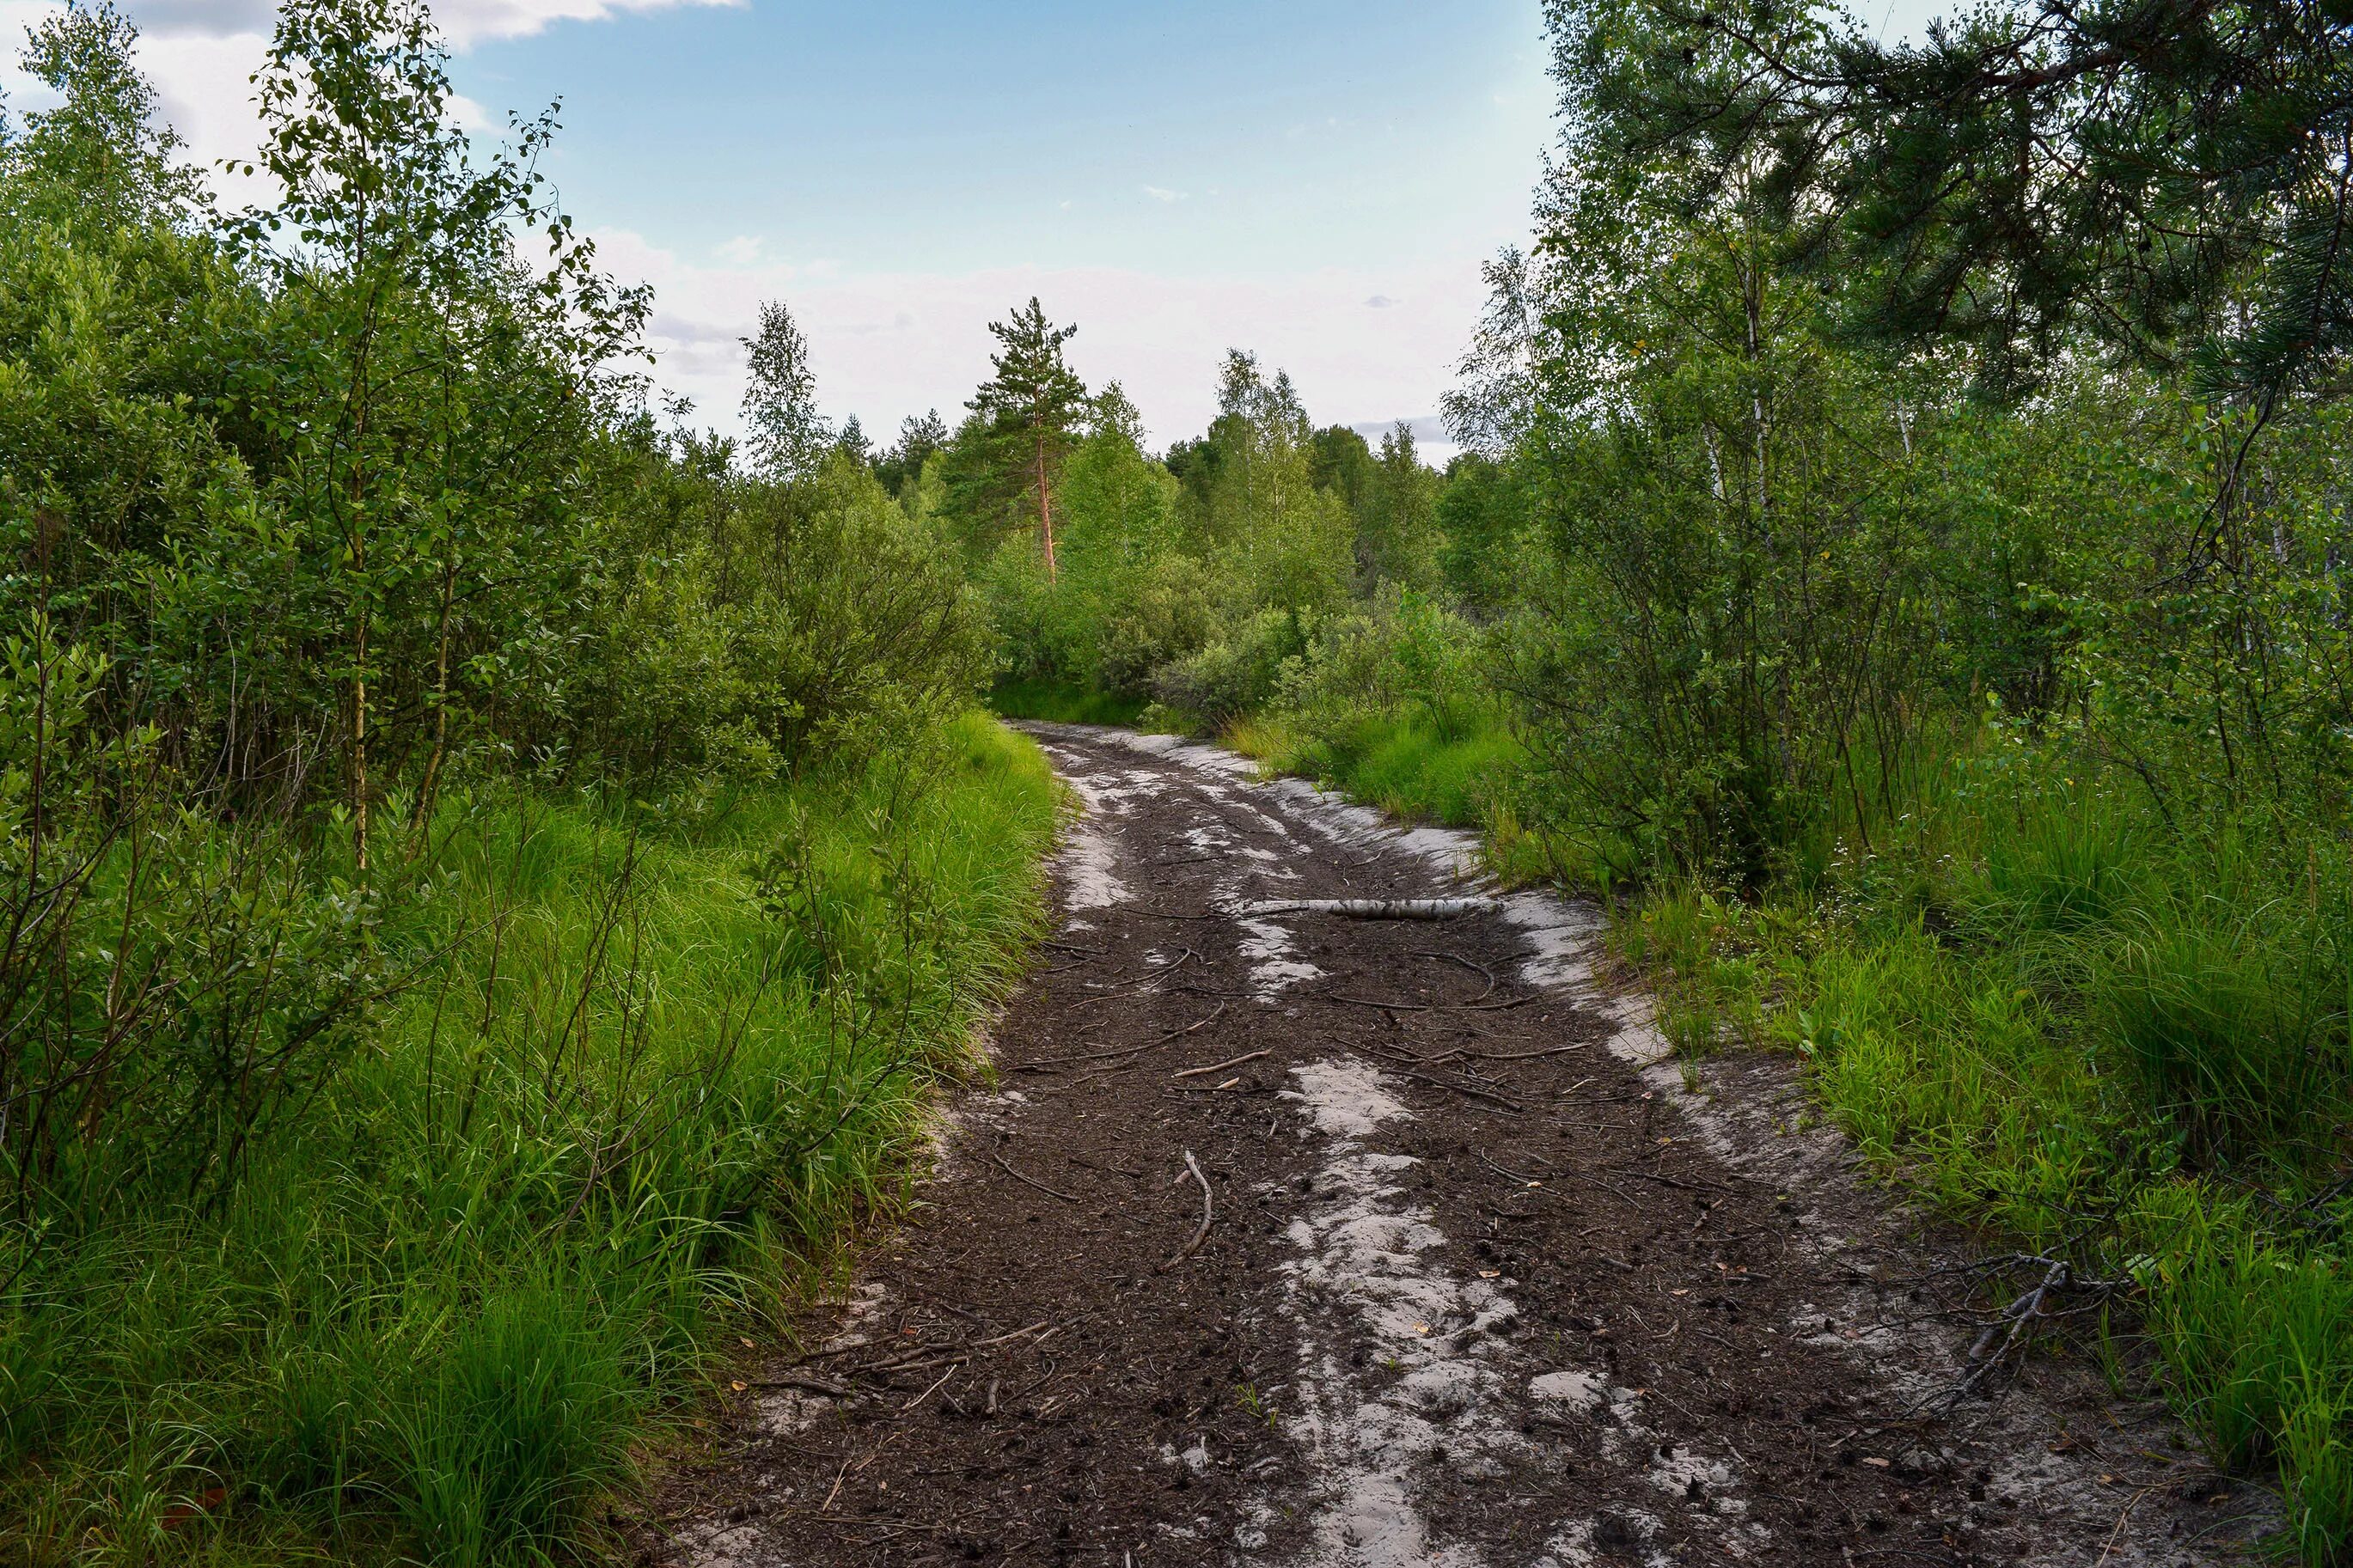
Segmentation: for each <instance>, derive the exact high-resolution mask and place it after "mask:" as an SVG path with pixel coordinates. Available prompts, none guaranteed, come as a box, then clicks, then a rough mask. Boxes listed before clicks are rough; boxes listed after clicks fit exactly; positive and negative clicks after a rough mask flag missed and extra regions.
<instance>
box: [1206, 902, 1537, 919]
mask: <svg viewBox="0 0 2353 1568" xmlns="http://www.w3.org/2000/svg"><path fill="white" fill-rule="evenodd" d="M1501 908H1503V904H1502V903H1501V901H1500V900H1494V899H1267V900H1260V901H1259V902H1256V903H1250V904H1235V905H1233V906H1231V909H1230V911H1229V912H1231V913H1232V914H1234V915H1235V916H1237V917H1240V918H1244V919H1248V918H1251V917H1255V916H1258V915H1340V916H1343V917H1345V918H1346V919H1349V920H1359V921H1451V920H1456V919H1459V918H1461V916H1463V915H1483V914H1489V913H1492V912H1493V911H1494V910H1499V909H1501Z"/></svg>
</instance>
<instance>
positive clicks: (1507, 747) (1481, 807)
mask: <svg viewBox="0 0 2353 1568" xmlns="http://www.w3.org/2000/svg"><path fill="white" fill-rule="evenodd" d="M1309 717H1311V718H1312V717H1313V716H1309ZM1219 740H1221V741H1222V742H1224V743H1225V744H1227V745H1229V746H1230V747H1232V748H1233V749H1234V750H1236V751H1238V752H1241V753H1242V754H1244V755H1245V756H1249V757H1253V758H1256V759H1257V760H1258V761H1259V762H1261V763H1264V764H1265V765H1266V766H1268V767H1270V768H1272V769H1274V770H1275V771H1277V772H1279V773H1298V774H1301V775H1303V776H1305V777H1308V778H1312V779H1315V780H1318V781H1319V782H1322V783H1324V784H1328V785H1330V786H1331V787H1333V788H1335V789H1338V790H1341V791H1343V792H1344V793H1345V794H1347V795H1351V796H1353V797H1354V798H1356V799H1357V800H1361V801H1364V802H1366V804H1368V805H1377V806H1379V807H1380V808H1381V809H1382V810H1384V811H1387V812H1388V813H1390V814H1392V815H1393V816H1402V817H1406V818H1408V819H1409V820H1411V821H1415V822H1434V823H1439V824H1442V825H1443V826H1448V827H1464V828H1472V829H1476V830H1478V831H1480V832H1482V834H1483V835H1484V836H1485V839H1486V846H1487V855H1488V859H1489V862H1490V864H1491V865H1492V867H1493V868H1494V869H1495V871H1496V872H1497V873H1498V874H1499V875H1501V876H1503V877H1504V878H1505V879H1507V880H1511V881H1527V880H1533V879H1536V878H1539V877H1541V876H1543V875H1545V874H1546V871H1547V869H1548V868H1549V861H1548V858H1547V854H1546V845H1545V843H1544V841H1543V840H1542V838H1541V837H1539V836H1538V835H1535V834H1534V833H1531V832H1528V831H1527V830H1525V827H1524V826H1522V824H1521V820H1520V817H1519V816H1518V812H1517V808H1516V805H1515V801H1514V782H1515V780H1516V779H1517V777H1518V773H1519V769H1520V766H1521V763H1522V761H1523V756H1524V753H1523V752H1522V750H1521V747H1520V743H1519V742H1518V741H1517V740H1516V739H1514V737H1513V735H1512V734H1511V732H1510V731H1507V730H1506V729H1504V726H1503V725H1502V723H1501V722H1500V721H1496V720H1494V719H1493V718H1484V719H1482V720H1481V721H1477V722H1473V723H1468V724H1461V725H1454V726H1441V725H1440V724H1439V723H1438V722H1436V721H1434V720H1432V719H1431V718H1430V717H1429V716H1427V715H1425V714H1422V713H1419V712H1413V711H1407V712H1391V713H1385V714H1380V715H1378V716H1375V717H1370V718H1363V719H1357V720H1355V721H1351V722H1349V723H1346V724H1345V725H1340V726H1326V725H1320V724H1309V723H1303V722H1302V721H1301V719H1300V717H1298V716H1282V715H1268V714H1261V715H1256V716H1253V717H1250V718H1244V719H1239V720H1236V721H1233V722H1232V723H1230V724H1229V725H1228V726H1226V728H1225V730H1224V731H1222V732H1221V733H1220V735H1219Z"/></svg>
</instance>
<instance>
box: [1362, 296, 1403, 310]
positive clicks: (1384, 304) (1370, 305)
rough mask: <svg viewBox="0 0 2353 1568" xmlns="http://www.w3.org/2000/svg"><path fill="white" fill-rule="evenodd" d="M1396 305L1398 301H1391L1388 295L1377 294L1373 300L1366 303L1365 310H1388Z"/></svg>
mask: <svg viewBox="0 0 2353 1568" xmlns="http://www.w3.org/2000/svg"><path fill="white" fill-rule="evenodd" d="M1396 303H1397V301H1396V300H1392V299H1390V298H1389V297H1388V295H1387V294H1376V295H1374V296H1373V297H1372V298H1371V299H1369V300H1366V301H1365V309H1366V310H1388V309H1389V308H1390V307H1391V306H1393V305H1395V304H1396Z"/></svg>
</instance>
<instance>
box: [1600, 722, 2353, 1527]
mask: <svg viewBox="0 0 2353 1568" xmlns="http://www.w3.org/2000/svg"><path fill="white" fill-rule="evenodd" d="M1995 761H1999V762H2000V763H2001V768H2000V770H1994V769H1990V768H1989V767H1987V766H1985V765H1984V764H1986V763H1989V762H1995ZM2313 831H2314V830H2312V829H2309V828H2304V829H2297V828H2295V826H2293V825H2289V826H2282V825H2277V824H2269V823H2261V822H2227V821H2224V822H2210V823H2207V824H2203V825H2201V826H2200V829H2199V830H2198V831H2197V832H2196V833H2195V834H2187V833H2168V832H2167V831H2165V830H2164V825H2163V824H2161V823H2158V822H2153V821H2150V820H2147V817H2146V816H2144V814H2143V812H2142V810H2141V808H2140V807H2139V806H2138V805H2137V801H2136V799H2135V797H2133V796H2132V795H2130V794H2129V793H2127V792H2126V790H2124V789H2123V788H2121V787H2117V788H2095V787H2093V786H2091V785H2089V784H2079V783H2078V782H2077V781H2075V780H2073V779H2071V778H2063V777H2061V776H2058V774H2057V772H2056V768H2055V765H2053V764H2052V763H2050V762H2048V761H2047V760H2046V759H2042V758H2038V757H2035V756H2032V755H2026V756H2021V755H2018V754H2016V753H2014V752H2013V753H2012V754H2011V755H2010V756H2008V757H2007V758H2000V757H1998V756H1997V757H1989V756H1979V757H1977V758H1969V757H1966V756H1964V757H1962V758H1960V759H1958V760H1957V765H1956V767H1955V769H1954V770H1953V771H1952V773H1951V774H1950V775H1949V776H1948V777H1947V778H1945V779H1944V780H1942V781H1941V782H1940V784H1938V785H1937V786H1936V791H1935V793H1934V795H1933V796H1932V798H1930V799H1928V800H1926V801H1925V802H1923V803H1922V805H1921V807H1920V809H1918V810H1916V811H1915V812H1914V813H1913V814H1912V815H1911V816H1909V817H1907V818H1906V819H1905V822H1904V823H1903V824H1901V825H1894V826H1886V827H1883V828H1882V829H1881V831H1880V832H1879V834H1878V837H1879V847H1880V853H1879V855H1878V856H1877V857H1876V858H1862V857H1853V858H1848V859H1847V860H1846V861H1845V862H1844V863H1843V864H1842V865H1841V867H1840V868H1837V869H1835V870H1834V871H1833V872H1832V873H1831V875H1829V876H1827V877H1825V878H1823V879H1820V880H1819V881H1817V882H1815V883H1814V884H1813V885H1811V886H1808V887H1802V888H1801V887H1798V886H1794V885H1784V886H1781V887H1779V888H1778V889H1774V890H1772V891H1769V892H1768V893H1767V894H1766V895H1765V896H1764V897H1763V898H1761V899H1757V900H1729V899H1725V898H1721V897H1718V896H1716V895H1715V894H1712V893H1711V892H1709V891H1708V890H1707V889H1699V888H1693V887H1679V888H1665V889H1653V890H1652V891H1651V893H1650V894H1649V895H1647V896H1646V897H1644V898H1642V899H1640V900H1634V901H1631V902H1630V903H1628V904H1627V905H1625V906H1623V908H1622V909H1621V912H1620V921H1619V924H1618V929H1617V942H1618V946H1619V948H1620V952H1622V953H1623V954H1624V955H1625V956H1626V957H1627V958H1629V959H1630V961H1632V962H1634V963H1637V964H1638V965H1640V966H1641V968H1642V969H1643V970H1644V971H1645V972H1646V973H1648V974H1649V975H1650V976H1651V978H1652V980H1653V983H1654V984H1655V985H1656V986H1657V987H1658V988H1659V990H1660V992H1661V994H1662V999H1663V1001H1664V1003H1665V1007H1664V1011H1665V1013H1666V1015H1667V1016H1668V1017H1669V1019H1670V1021H1671V1023H1672V1020H1673V1019H1674V1018H1675V1017H1676V1016H1677V1015H1678V1014H1683V1015H1686V1016H1688V1015H1694V1014H1695V1015H1698V1016H1703V1017H1704V1018H1706V1019H1709V1020H1716V1021H1726V1022H1729V1023H1730V1024H1731V1026H1732V1027H1733V1029H1734V1032H1736V1033H1740V1034H1743V1035H1746V1037H1749V1038H1751V1039H1754V1040H1757V1041H1758V1042H1759V1043H1764V1044H1768V1045H1778V1046H1780V1047H1786V1048H1788V1049H1790V1050H1793V1051H1795V1052H1797V1053H1798V1054H1799V1055H1800V1056H1801V1057H1802V1058H1804V1060H1805V1062H1806V1064H1807V1069H1808V1072H1809V1075H1810V1079H1811V1081H1812V1082H1813V1084H1814V1086H1815V1089H1816V1090H1817V1092H1818V1093H1819V1094H1820V1098H1821V1100H1822V1101H1823V1104H1824V1106H1825V1108H1826V1110H1828V1111H1829V1113H1830V1114H1831V1117H1832V1118H1833V1119H1834V1120H1835V1121H1837V1122H1838V1123H1839V1124H1840V1125H1841V1126H1842V1127H1843V1128H1845V1129H1846V1130H1847V1131H1848V1132H1849V1133H1850V1134H1851V1135H1852V1137H1853V1138H1854V1140H1855V1141H1856V1142H1857V1144H1858V1145H1859V1147H1860V1148H1861V1149H1862V1152H1864V1154H1865V1155H1866V1156H1867V1157H1869V1158H1870V1159H1871V1160H1873V1162H1874V1163H1876V1164H1877V1165H1878V1167H1879V1168H1880V1169H1881V1170H1882V1171H1883V1173H1885V1174H1886V1175H1887V1176H1889V1177H1890V1178H1891V1179H1893V1180H1895V1181H1897V1182H1900V1183H1902V1184H1905V1185H1907V1186H1909V1187H1911V1188H1912V1189H1913V1190H1915V1191H1916V1192H1917V1193H1919V1194H1921V1195H1922V1196H1923V1197H1924V1198H1926V1199H1927V1200H1928V1201H1930V1202H1931V1203H1933V1204H1934V1205H1936V1206H1937V1207H1938V1208H1940V1209H1942V1210H1943V1211H1944V1212H1946V1213H1947V1214H1949V1215H1954V1216H1956V1217H1958V1218H1960V1219H1963V1220H1965V1221H1968V1222H1969V1223H1971V1224H1973V1225H1976V1226H1980V1227H1981V1228H1982V1229H1983V1230H1984V1231H1985V1232H1986V1234H1987V1236H1988V1238H1989V1245H1997V1246H2010V1245H2018V1244H2024V1245H2028V1246H2031V1247H2062V1248H2068V1249H2072V1250H2073V1251H2074V1252H2075V1253H2076V1254H2077V1255H2078V1257H2079V1258H2080V1259H2081V1260H2082V1261H2083V1262H2084V1264H2085V1265H2086V1266H2088V1267H2089V1268H2094V1269H2096V1270H2100V1271H2103V1272H2105V1273H2107V1274H2110V1275H2112V1276H2116V1277H2125V1276H2129V1277H2130V1278H2131V1279H2133V1280H2134V1281H2135V1289H2133V1290H2132V1291H2131V1293H2130V1295H2129V1296H2128V1297H2127V1298H2126V1300H2125V1302H2124V1303H2123V1304H2122V1305H2123V1307H2124V1308H2125V1310H2123V1311H2122V1312H2120V1313H2119V1314H2118V1315H2117V1316H2116V1323H2117V1324H2118V1325H2119V1326H2118V1328H2117V1332H2119V1333H2120V1334H2123V1333H2126V1332H2127V1331H2128V1333H2129V1336H2130V1338H2131V1340H2132V1341H2133V1342H2136V1343H2138V1344H2140V1345H2142V1346H2144V1347H2145V1348H2146V1349H2147V1351H2148V1352H2150V1353H2149V1354H2147V1356H2143V1357H2140V1358H2137V1359H2136V1358H2134V1357H2131V1356H2128V1355H2118V1356H2116V1357H2115V1360H2116V1363H2118V1364H2121V1365H2126V1366H2137V1367H2139V1368H2141V1369H2142V1370H2144V1371H2145V1372H2147V1373H2149V1374H2150V1375H2151V1377H2152V1378H2153V1382H2154V1386H2155V1388H2156V1390H2157V1391H2158V1392H2160V1393H2162V1394H2164V1395H2165V1396H2166V1397H2168V1398H2169V1399H2170V1400H2171V1401H2172V1402H2173V1403H2174V1405H2176V1407H2177V1408H2178V1409H2179V1411H2180V1413H2181V1415H2182V1416H2183V1417H2184V1419H2185V1420H2186V1422H2187V1423H2188V1424H2189V1427H2190V1429H2191V1430H2192V1431H2193V1432H2194V1433H2196V1434H2197V1435H2198V1436H2199V1437H2200V1440H2201V1441H2202V1443H2203V1444H2204V1446H2205V1447H2206V1449H2207V1451H2208V1453H2209V1454H2210V1456H2211V1458H2213V1459H2214V1461H2215V1462H2216V1463H2218V1464H2221V1465H2225V1466H2229V1467H2232V1468H2242V1469H2243V1468H2249V1467H2263V1466H2272V1467H2275V1468H2276V1470H2277V1473H2278V1476H2279V1479H2280V1482H2281V1488H2282V1491H2283V1493H2284V1498H2285V1500H2286V1503H2287V1513H2288V1527H2287V1530H2286V1531H2285V1532H2284V1540H2283V1541H2282V1542H2281V1544H2282V1546H2283V1547H2284V1549H2285V1550H2287V1551H2288V1552H2290V1553H2291V1554H2292V1555H2294V1556H2295V1557H2296V1558H2297V1559H2298V1560H2300V1561H2302V1562H2304V1563H2308V1564H2312V1565H2315V1568H2320V1565H2325V1564H2343V1563H2348V1562H2353V1267H2348V1263H2353V1259H2349V1258H2348V1252H2347V1240H2346V1238H2347V1227H2348V1224H2353V1201H2348V1197H2347V1196H2346V1194H2345V1192H2344V1190H2343V1185H2342V1184H2343V1181H2344V1177H2345V1175H2346V1173H2347V1172H2348V1150H2353V1138H2349V1137H2348V1131H2353V1077H2348V1054H2347V1023H2348V1008H2347V996H2346V984H2347V974H2348V953H2347V952H2346V951H2345V942H2346V937H2347V933H2348V930H2353V927H2349V926H2348V910H2349V909H2353V889H2348V885H2347V878H2346V877H2345V875H2344V870H2343V868H2342V864H2341V857H2331V858H2332V859H2335V860H2337V862H2338V864H2337V866H2336V867H2335V868H2331V867H2329V866H2328V865H2327V864H2326V863H2324V860H2323V858H2322V857H2321V855H2320V854H2319V853H2317V852H2316V850H2312V849H2306V848H2300V847H2298V846H2299V844H2300V843H2301V844H2310V843H2312V842H2313V839H2312V838H2311V837H2309V835H2311V834H2312V833H2313ZM1695 1033H1696V1031H1695V1030H1693V1029H1691V1028H1689V1027H1688V1026H1686V1027H1685V1028H1684V1029H1683V1031H1681V1032H1680V1033H1679V1037H1687V1036H1691V1035H1694V1034H1695ZM2127 1325H2128V1329H2127ZM2118 1348H2119V1349H2122V1348H2129V1347H2128V1346H2125V1347H2118Z"/></svg>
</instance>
